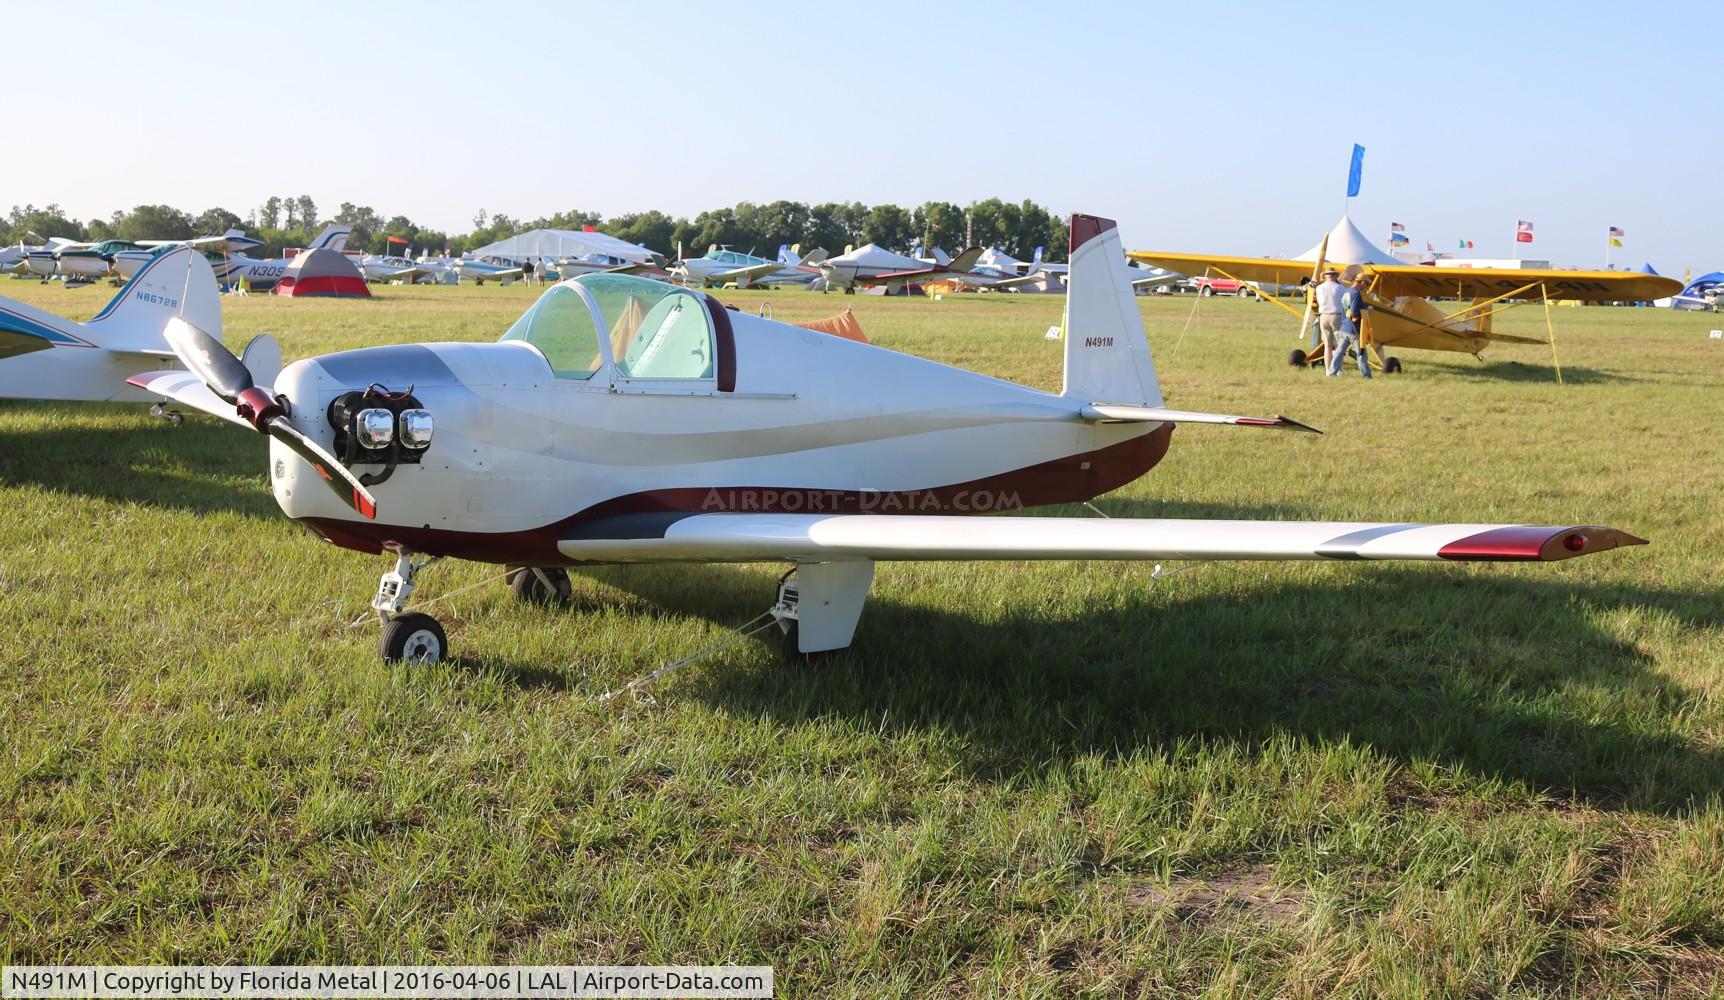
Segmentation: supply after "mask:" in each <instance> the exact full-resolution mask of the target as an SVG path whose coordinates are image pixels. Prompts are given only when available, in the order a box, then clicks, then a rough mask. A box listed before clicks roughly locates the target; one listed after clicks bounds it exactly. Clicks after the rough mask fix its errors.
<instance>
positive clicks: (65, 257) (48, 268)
mask: <svg viewBox="0 0 1724 1000" xmlns="http://www.w3.org/2000/svg"><path fill="white" fill-rule="evenodd" d="M262 243H263V241H262V240H258V239H253V238H252V237H250V236H247V235H246V234H245V232H244V231H243V230H239V229H229V230H228V231H227V232H226V233H225V234H223V235H221V236H200V237H197V238H195V239H189V240H101V241H98V242H94V243H73V242H70V241H67V240H62V241H60V242H58V243H56V244H55V245H53V246H44V247H37V248H34V249H33V250H31V251H30V254H31V256H32V258H33V262H32V265H31V270H32V271H33V272H34V273H37V274H40V275H42V276H44V277H61V278H64V279H66V280H68V281H94V280H96V279H99V278H121V279H124V280H128V281H129V280H131V278H132V277H133V276H134V275H136V274H137V273H138V271H139V269H141V268H142V267H143V266H144V265H145V264H148V263H149V262H150V261H151V260H153V259H155V257H156V255H157V254H159V253H161V252H162V251H163V250H166V249H169V248H171V247H191V248H193V249H194V250H200V251H202V252H204V253H206V254H221V253H233V252H243V251H245V250H248V249H250V248H252V247H255V246H260V245H261V244H262Z"/></svg>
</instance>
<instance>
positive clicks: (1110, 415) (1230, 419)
mask: <svg viewBox="0 0 1724 1000" xmlns="http://www.w3.org/2000/svg"><path fill="white" fill-rule="evenodd" d="M1078 415H1079V416H1081V417H1083V418H1084V419H1085V420H1088V421H1091V422H1092V423H1098V424H1137V423H1146V424H1237V425H1239V426H1240V427H1279V428H1281V429H1283V430H1290V431H1310V432H1311V433H1313V434H1321V433H1323V432H1322V431H1320V430H1318V429H1317V428H1315V427H1312V426H1311V425H1310V424H1304V423H1300V422H1299V421H1297V420H1294V419H1293V418H1292V417H1284V416H1282V415H1280V414H1276V415H1275V416H1273V417H1236V416H1233V415H1232V414H1228V413H1198V412H1195V411H1193V410H1170V409H1167V408H1166V407H1162V406H1135V405H1132V404H1129V403H1091V404H1090V405H1088V406H1086V407H1084V408H1083V409H1081V410H1079V411H1078Z"/></svg>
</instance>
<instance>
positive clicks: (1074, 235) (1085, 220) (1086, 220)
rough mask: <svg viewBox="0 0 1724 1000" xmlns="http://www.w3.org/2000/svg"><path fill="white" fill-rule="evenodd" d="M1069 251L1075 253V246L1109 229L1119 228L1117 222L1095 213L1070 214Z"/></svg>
mask: <svg viewBox="0 0 1724 1000" xmlns="http://www.w3.org/2000/svg"><path fill="white" fill-rule="evenodd" d="M1070 228H1071V252H1072V253H1077V248H1078V247H1081V246H1083V245H1084V244H1085V243H1088V242H1089V241H1090V240H1093V239H1095V238H1096V237H1097V236H1100V235H1101V234H1102V233H1105V232H1107V231H1108V230H1109V229H1117V228H1119V223H1117V222H1115V221H1113V220H1112V219H1103V218H1101V217H1100V216H1095V215H1077V214H1074V215H1072V221H1071V227H1070Z"/></svg>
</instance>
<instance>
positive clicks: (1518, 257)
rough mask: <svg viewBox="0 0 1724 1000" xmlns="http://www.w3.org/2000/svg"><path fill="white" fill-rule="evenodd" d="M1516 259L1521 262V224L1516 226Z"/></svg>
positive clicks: (1517, 223)
mask: <svg viewBox="0 0 1724 1000" xmlns="http://www.w3.org/2000/svg"><path fill="white" fill-rule="evenodd" d="M1514 259H1515V260H1520V223H1519V222H1516V223H1515V224H1514Z"/></svg>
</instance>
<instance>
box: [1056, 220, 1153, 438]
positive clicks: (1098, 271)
mask: <svg viewBox="0 0 1724 1000" xmlns="http://www.w3.org/2000/svg"><path fill="white" fill-rule="evenodd" d="M1070 261H1071V263H1070V265H1069V270H1068V271H1067V272H1066V286H1067V291H1066V315H1065V340H1066V373H1065V388H1064V389H1063V390H1062V394H1063V395H1066V396H1072V397H1079V398H1081V399H1082V401H1083V402H1085V403H1130V404H1135V405H1141V406H1160V405H1161V403H1162V399H1161V386H1160V384H1159V383H1158V382H1157V381H1156V378H1155V361H1154V359H1153V358H1151V357H1150V355H1149V338H1147V337H1146V336H1144V332H1143V317H1142V315H1141V314H1140V313H1139V312H1138V310H1137V295H1136V293H1135V292H1134V290H1133V289H1132V285H1131V275H1130V274H1129V273H1128V272H1127V269H1126V262H1125V250H1124V248H1123V247H1121V246H1120V242H1119V229H1118V227H1117V226H1116V225H1115V223H1114V221H1113V220H1112V219H1099V218H1096V217H1095V216H1093V215H1074V216H1072V217H1071V257H1070Z"/></svg>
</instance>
